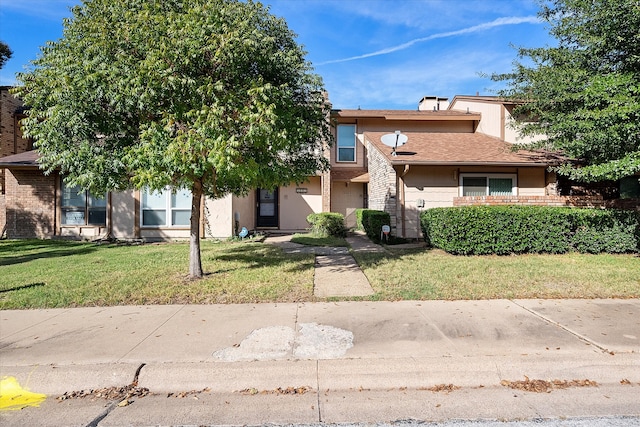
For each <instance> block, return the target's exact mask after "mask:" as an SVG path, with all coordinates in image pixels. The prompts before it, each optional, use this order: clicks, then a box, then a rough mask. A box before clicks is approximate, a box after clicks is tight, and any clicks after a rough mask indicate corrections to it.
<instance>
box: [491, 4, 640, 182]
mask: <svg viewBox="0 0 640 427" xmlns="http://www.w3.org/2000/svg"><path fill="white" fill-rule="evenodd" d="M540 6H541V9H540V12H539V16H540V18H541V19H542V20H544V21H546V22H547V23H548V24H549V26H550V34H551V35H552V36H554V37H555V38H556V39H557V45H556V46H552V47H550V46H547V47H540V48H519V49H518V60H516V62H515V63H514V68H513V70H512V72H510V73H506V74H496V75H493V76H492V79H493V80H494V81H502V82H507V88H506V89H505V90H503V91H502V92H501V95H503V96H505V97H508V98H512V99H517V100H519V101H524V103H523V104H521V106H520V107H518V108H517V109H516V113H520V115H519V117H521V118H522V119H521V123H519V125H521V129H522V133H523V134H525V135H536V134H538V135H545V136H546V137H547V139H546V141H545V142H543V143H542V144H541V145H546V146H547V147H548V148H553V149H557V150H561V151H563V152H564V153H565V154H567V155H568V156H571V157H573V158H574V159H577V160H579V161H580V162H579V163H578V164H577V165H576V164H573V163H568V164H565V165H562V166H560V167H558V168H557V169H556V170H557V172H559V173H560V174H561V175H565V176H568V177H570V178H572V179H575V180H579V181H587V182H588V181H601V180H607V179H613V180H615V179H619V178H621V177H624V176H628V175H632V174H634V173H636V172H638V171H640V2H638V0H549V1H542V0H541V2H540ZM531 118H534V119H535V120H531Z"/></svg>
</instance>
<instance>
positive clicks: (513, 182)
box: [458, 172, 518, 197]
mask: <svg viewBox="0 0 640 427" xmlns="http://www.w3.org/2000/svg"><path fill="white" fill-rule="evenodd" d="M463 178H487V185H486V189H487V194H486V196H488V195H489V178H511V195H513V196H517V195H518V174H515V173H481V172H474V173H465V172H461V173H459V174H458V196H459V197H462V195H463V192H462V190H463V188H462V180H463Z"/></svg>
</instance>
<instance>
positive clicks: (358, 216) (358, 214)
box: [356, 208, 367, 230]
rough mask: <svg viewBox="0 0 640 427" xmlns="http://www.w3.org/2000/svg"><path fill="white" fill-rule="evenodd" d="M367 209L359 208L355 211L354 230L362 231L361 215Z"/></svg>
mask: <svg viewBox="0 0 640 427" xmlns="http://www.w3.org/2000/svg"><path fill="white" fill-rule="evenodd" d="M366 210H367V209H364V208H359V209H356V230H364V224H363V223H362V214H363V213H364V211H366Z"/></svg>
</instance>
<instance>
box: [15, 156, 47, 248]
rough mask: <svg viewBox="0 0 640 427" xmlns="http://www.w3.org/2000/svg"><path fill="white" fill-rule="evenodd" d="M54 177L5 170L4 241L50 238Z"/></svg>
mask: <svg viewBox="0 0 640 427" xmlns="http://www.w3.org/2000/svg"><path fill="white" fill-rule="evenodd" d="M56 179H57V175H55V174H52V175H49V176H45V175H43V174H42V172H41V171H39V170H37V169H33V170H13V171H9V170H7V171H6V194H5V204H6V222H7V238H9V239H21V238H40V239H44V238H50V237H52V236H53V235H54V227H55V206H56V204H55V187H56V184H55V183H56Z"/></svg>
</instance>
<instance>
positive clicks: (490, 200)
mask: <svg viewBox="0 0 640 427" xmlns="http://www.w3.org/2000/svg"><path fill="white" fill-rule="evenodd" d="M478 205H480V206H504V205H527V206H571V207H585V208H616V209H637V210H640V200H637V199H624V200H604V199H603V198H602V197H601V196H465V197H454V198H453V206H478Z"/></svg>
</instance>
